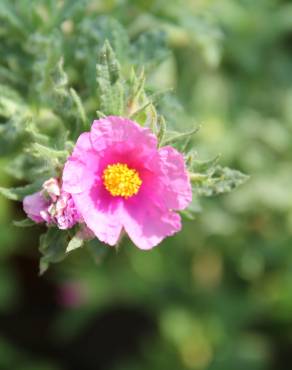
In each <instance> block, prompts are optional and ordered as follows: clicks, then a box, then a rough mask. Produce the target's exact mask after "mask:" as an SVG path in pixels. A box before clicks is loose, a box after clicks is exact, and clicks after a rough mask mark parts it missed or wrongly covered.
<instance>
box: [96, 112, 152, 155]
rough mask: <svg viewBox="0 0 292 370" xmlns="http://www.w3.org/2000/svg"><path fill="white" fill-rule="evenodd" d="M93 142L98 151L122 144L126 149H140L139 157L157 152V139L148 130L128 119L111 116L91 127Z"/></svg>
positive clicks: (97, 121)
mask: <svg viewBox="0 0 292 370" xmlns="http://www.w3.org/2000/svg"><path fill="white" fill-rule="evenodd" d="M91 142H92V145H93V147H94V149H95V150H96V151H103V150H105V149H108V148H109V147H111V146H114V145H116V144H119V143H122V144H123V147H124V148H125V149H128V150H131V149H133V148H136V149H138V151H137V155H147V154H148V153H149V151H153V150H156V148H157V139H156V137H155V135H153V134H152V132H151V131H150V130H149V129H148V128H143V127H141V126H139V125H138V124H137V123H136V122H133V121H130V120H129V119H127V118H122V117H116V116H109V117H106V118H102V119H100V120H96V121H94V122H93V124H92V127H91Z"/></svg>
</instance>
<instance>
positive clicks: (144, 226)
mask: <svg viewBox="0 0 292 370" xmlns="http://www.w3.org/2000/svg"><path fill="white" fill-rule="evenodd" d="M138 198H139V197H137V199H136V200H133V201H132V200H131V201H130V202H127V203H126V202H125V203H124V209H123V214H122V222H123V226H124V228H125V230H126V232H127V234H128V235H129V237H130V239H131V240H132V241H133V243H134V244H135V245H136V246H137V247H138V248H140V249H151V248H153V247H155V246H156V245H157V244H159V243H160V242H161V241H162V240H163V239H164V238H165V237H167V236H170V235H173V234H175V233H176V232H178V231H179V230H180V229H181V219H180V216H179V215H178V214H177V213H175V212H173V211H171V210H168V209H165V208H162V207H160V206H159V205H157V204H155V203H152V202H151V201H147V199H145V201H143V202H142V203H141V199H138Z"/></svg>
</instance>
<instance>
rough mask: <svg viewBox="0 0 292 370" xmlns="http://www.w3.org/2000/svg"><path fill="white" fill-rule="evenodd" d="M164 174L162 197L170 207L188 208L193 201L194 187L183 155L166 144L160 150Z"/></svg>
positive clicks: (162, 178)
mask: <svg viewBox="0 0 292 370" xmlns="http://www.w3.org/2000/svg"><path fill="white" fill-rule="evenodd" d="M159 156H160V159H161V171H162V176H161V177H160V179H159V181H160V182H161V184H162V185H163V186H162V194H161V197H162V199H163V200H164V203H165V205H166V206H167V207H168V208H170V209H175V210H180V209H184V208H186V207H187V206H188V205H189V204H190V202H191V201H192V187H191V183H190V179H189V175H188V172H187V169H186V166H185V161H184V158H183V155H182V154H181V153H179V152H178V151H177V150H176V149H174V148H172V147H170V146H165V147H163V148H161V149H160V150H159Z"/></svg>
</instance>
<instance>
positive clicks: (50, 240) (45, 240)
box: [40, 227, 68, 274]
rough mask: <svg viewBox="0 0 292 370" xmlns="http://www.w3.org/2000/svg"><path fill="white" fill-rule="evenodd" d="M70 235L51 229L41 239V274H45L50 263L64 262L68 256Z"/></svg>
mask: <svg viewBox="0 0 292 370" xmlns="http://www.w3.org/2000/svg"><path fill="white" fill-rule="evenodd" d="M67 242H68V234H67V233H66V232H65V231H61V230H59V229H57V228H55V227H50V228H49V229H48V231H47V232H46V233H45V234H43V235H41V237H40V252H41V253H42V257H41V260H40V274H43V273H44V272H45V271H46V270H47V269H48V267H49V265H50V263H57V262H60V261H62V260H63V259H64V258H65V255H66V247H67Z"/></svg>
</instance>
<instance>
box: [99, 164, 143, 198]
mask: <svg viewBox="0 0 292 370" xmlns="http://www.w3.org/2000/svg"><path fill="white" fill-rule="evenodd" d="M102 179H103V183H104V186H105V188H106V189H107V190H108V191H109V192H110V193H111V195H113V196H114V197H118V196H120V197H124V198H126V199H127V198H129V197H131V196H133V195H135V194H137V193H138V191H139V189H140V186H141V184H142V180H141V179H140V176H139V174H138V172H137V171H136V170H134V169H132V168H129V167H128V166H127V165H126V164H123V163H115V164H110V165H108V166H107V167H106V168H105V170H104V171H103V174H102Z"/></svg>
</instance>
